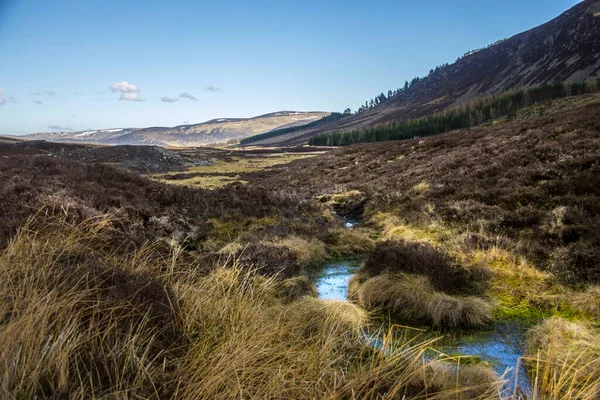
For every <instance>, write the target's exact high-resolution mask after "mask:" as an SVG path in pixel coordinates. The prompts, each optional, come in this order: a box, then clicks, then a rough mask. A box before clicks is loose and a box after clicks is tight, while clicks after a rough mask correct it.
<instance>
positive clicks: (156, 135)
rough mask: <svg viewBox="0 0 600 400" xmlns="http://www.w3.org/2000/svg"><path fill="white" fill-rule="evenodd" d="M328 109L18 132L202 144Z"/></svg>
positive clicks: (37, 136)
mask: <svg viewBox="0 0 600 400" xmlns="http://www.w3.org/2000/svg"><path fill="white" fill-rule="evenodd" d="M329 114H330V113H328V112H296V111H280V112H276V113H271V114H266V115H261V116H258V117H254V118H220V119H213V120H210V121H207V122H203V123H201V124H192V125H180V126H176V127H173V128H169V127H150V128H117V129H99V130H88V131H78V132H41V133H33V134H30V135H25V136H21V137H20V138H23V139H29V140H48V141H52V142H73V143H95V144H106V145H157V146H181V147H189V146H203V145H209V144H215V143H224V142H227V141H228V140H232V139H243V138H246V137H249V136H252V135H257V134H260V133H265V132H269V131H271V130H274V129H280V128H289V127H294V126H302V125H305V124H308V123H311V122H314V121H318V120H319V119H321V118H323V117H326V116H328V115H329Z"/></svg>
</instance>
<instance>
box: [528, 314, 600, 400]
mask: <svg viewBox="0 0 600 400" xmlns="http://www.w3.org/2000/svg"><path fill="white" fill-rule="evenodd" d="M598 338H599V336H598V332H597V331H596V330H595V329H593V328H591V327H590V326H589V325H586V324H584V323H576V322H572V321H567V320H565V319H563V318H557V317H555V318H551V319H548V320H546V321H545V322H544V323H542V324H540V325H538V326H536V327H535V328H533V329H532V330H530V332H529V339H528V341H527V355H528V357H527V359H526V361H527V365H528V367H529V369H530V371H532V374H533V375H534V376H535V380H534V387H533V391H534V393H533V397H534V398H543V399H549V400H559V399H583V400H588V399H589V400H591V399H597V398H598V397H600V341H599V340H598Z"/></svg>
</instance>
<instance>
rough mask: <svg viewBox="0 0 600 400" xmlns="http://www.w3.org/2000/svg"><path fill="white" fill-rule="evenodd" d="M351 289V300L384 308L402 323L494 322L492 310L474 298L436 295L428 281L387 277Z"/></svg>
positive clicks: (356, 283)
mask: <svg viewBox="0 0 600 400" xmlns="http://www.w3.org/2000/svg"><path fill="white" fill-rule="evenodd" d="M359 279H360V278H356V279H355V281H354V282H351V284H350V285H349V292H350V293H349V297H350V298H351V299H356V300H357V301H358V303H359V304H361V305H362V306H364V307H366V308H368V309H374V308H378V307H383V308H385V309H386V310H389V311H391V312H393V313H394V315H397V316H399V317H401V318H403V319H406V320H409V321H410V320H421V321H426V322H428V323H431V324H432V325H434V326H438V327H449V328H456V327H479V326H483V325H485V324H487V323H489V322H491V320H492V306H491V305H490V304H489V303H488V302H486V301H485V300H483V299H481V298H478V297H472V296H451V295H449V294H446V293H442V292H439V291H436V290H435V288H434V286H433V285H432V283H431V281H430V280H429V278H428V277H426V276H422V275H412V274H395V275H391V274H384V275H378V276H375V277H373V278H370V279H367V280H366V281H365V282H364V283H362V284H360V283H359Z"/></svg>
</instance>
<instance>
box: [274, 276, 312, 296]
mask: <svg viewBox="0 0 600 400" xmlns="http://www.w3.org/2000/svg"><path fill="white" fill-rule="evenodd" d="M278 294H279V295H280V296H281V297H283V298H284V299H287V300H290V301H293V300H298V299H299V298H301V297H303V296H311V297H317V295H318V293H317V286H316V285H315V284H314V283H313V282H312V281H311V280H310V279H309V278H308V277H306V276H296V277H294V278H289V279H286V280H284V281H282V282H281V284H280V286H279V289H278Z"/></svg>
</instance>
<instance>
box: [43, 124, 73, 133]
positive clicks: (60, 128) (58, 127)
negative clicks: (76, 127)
mask: <svg viewBox="0 0 600 400" xmlns="http://www.w3.org/2000/svg"><path fill="white" fill-rule="evenodd" d="M48 129H52V130H53V131H69V132H70V131H72V130H73V128H71V127H68V126H61V125H48Z"/></svg>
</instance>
